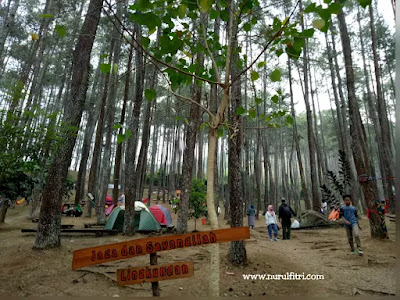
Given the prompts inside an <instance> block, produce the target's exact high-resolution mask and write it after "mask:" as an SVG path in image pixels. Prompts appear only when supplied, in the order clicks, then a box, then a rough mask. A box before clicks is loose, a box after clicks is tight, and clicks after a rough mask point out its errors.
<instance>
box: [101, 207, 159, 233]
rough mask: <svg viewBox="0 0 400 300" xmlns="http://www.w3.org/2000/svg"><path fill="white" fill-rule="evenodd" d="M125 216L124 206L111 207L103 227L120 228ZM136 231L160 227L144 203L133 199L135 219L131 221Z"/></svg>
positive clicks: (153, 229)
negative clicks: (111, 209)
mask: <svg viewBox="0 0 400 300" xmlns="http://www.w3.org/2000/svg"><path fill="white" fill-rule="evenodd" d="M124 218H125V207H124V206H118V207H116V208H114V209H113V211H112V212H111V214H110V216H109V217H108V220H107V222H106V225H105V226H104V229H106V230H111V229H116V230H122V229H123V225H124ZM133 224H134V227H135V230H137V231H158V230H160V229H161V227H160V224H159V223H158V222H157V220H156V219H155V218H154V216H153V214H152V213H151V212H150V211H149V209H148V208H147V206H146V205H144V204H143V203H142V202H140V201H135V220H134V222H133Z"/></svg>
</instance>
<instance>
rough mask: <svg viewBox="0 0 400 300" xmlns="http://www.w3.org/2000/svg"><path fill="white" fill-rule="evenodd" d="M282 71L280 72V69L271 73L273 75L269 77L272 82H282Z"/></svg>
mask: <svg viewBox="0 0 400 300" xmlns="http://www.w3.org/2000/svg"><path fill="white" fill-rule="evenodd" d="M281 76H282V75H281V71H279V69H275V70H274V71H273V72H272V73H271V75H269V78H270V79H271V80H272V81H274V82H276V81H280V80H281Z"/></svg>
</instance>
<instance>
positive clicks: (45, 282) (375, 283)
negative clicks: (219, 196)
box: [0, 204, 396, 296]
mask: <svg viewBox="0 0 400 300" xmlns="http://www.w3.org/2000/svg"><path fill="white" fill-rule="evenodd" d="M165 206H166V207H169V205H168V204H166V205H165ZM26 215H27V207H26V206H17V207H16V208H15V209H10V210H9V211H8V213H7V218H6V223H5V224H0V241H1V243H0V278H2V280H1V281H0V296H151V295H152V292H151V284H150V283H145V284H142V285H132V286H125V287H119V286H117V284H116V269H117V268H121V267H134V266H145V265H149V256H148V255H145V256H139V257H134V258H132V259H125V260H121V261H118V262H110V263H108V264H104V265H96V266H92V267H87V268H83V269H80V270H75V271H73V270H72V269H71V265H72V253H73V251H74V250H77V249H81V248H87V247H92V246H97V245H104V244H111V243H116V242H121V241H124V240H129V239H132V237H130V238H129V237H124V236H123V235H121V234H120V235H117V236H103V237H95V236H94V235H85V236H82V235H80V234H74V235H73V234H70V235H69V236H65V235H63V236H62V247H61V248H59V249H55V250H48V251H34V250H32V246H33V243H34V239H35V236H34V234H28V233H21V231H20V229H21V228H35V227H36V224H34V223H32V222H31V221H30V220H27V218H26ZM172 215H173V221H174V224H175V225H176V215H175V214H172ZM222 216H223V215H220V217H219V220H220V227H221V228H227V227H229V226H228V225H226V221H225V220H223V218H222ZM95 221H96V220H95V218H92V219H88V218H84V217H80V218H71V217H63V218H62V224H74V225H75V227H74V228H83V227H84V226H83V224H84V223H95ZM245 223H247V219H245ZM360 223H361V227H362V228H363V230H362V231H361V242H362V245H363V250H364V256H354V255H350V250H349V246H348V244H347V240H346V233H345V230H344V229H343V228H336V229H313V230H300V231H292V239H291V240H289V241H283V240H280V241H278V242H270V241H269V239H268V233H267V229H266V227H265V219H264V217H262V216H260V219H259V220H256V227H255V229H254V230H251V239H250V240H247V241H246V242H245V244H246V250H247V257H248V260H249V264H248V265H247V266H246V267H234V266H232V265H231V264H230V263H228V260H227V253H228V250H229V243H222V244H220V249H221V251H220V253H221V269H220V280H221V283H220V288H221V291H220V295H221V296H262V295H303V296H338V295H340V296H351V295H357V294H361V295H388V294H395V291H396V287H395V284H396V279H395V260H396V257H395V246H396V245H395V242H394V241H395V240H394V239H395V223H393V222H389V221H387V224H388V228H389V236H390V240H373V239H372V238H371V237H370V231H369V224H368V220H367V219H363V220H362V221H361V222H360ZM189 227H190V230H193V229H194V221H193V220H190V221H189ZM197 229H198V230H200V231H203V230H204V231H205V230H209V229H210V227H209V226H208V225H201V222H200V220H198V222H197ZM281 234H282V232H281V230H280V232H279V236H278V237H281ZM144 237H148V235H143V234H136V235H135V237H134V239H139V238H144ZM186 260H193V261H194V264H195V272H194V276H193V277H190V278H182V279H176V280H169V281H161V282H160V283H159V285H160V291H161V296H206V295H207V291H208V272H209V252H208V250H207V246H197V247H190V248H184V249H180V250H171V251H165V252H159V255H158V263H159V264H163V263H169V262H175V261H186ZM286 272H296V273H298V274H303V273H304V274H318V275H324V280H318V281H306V280H296V281H288V280H286V281H285V280H245V279H243V274H266V273H268V274H285V273H286ZM4 279H5V280H4Z"/></svg>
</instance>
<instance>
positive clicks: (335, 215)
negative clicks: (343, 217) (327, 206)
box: [328, 209, 339, 221]
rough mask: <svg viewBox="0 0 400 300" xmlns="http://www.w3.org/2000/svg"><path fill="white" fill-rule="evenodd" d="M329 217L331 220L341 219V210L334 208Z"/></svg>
mask: <svg viewBox="0 0 400 300" xmlns="http://www.w3.org/2000/svg"><path fill="white" fill-rule="evenodd" d="M328 219H329V220H331V221H335V220H339V211H338V210H335V209H334V210H332V211H331V213H330V214H329V217H328Z"/></svg>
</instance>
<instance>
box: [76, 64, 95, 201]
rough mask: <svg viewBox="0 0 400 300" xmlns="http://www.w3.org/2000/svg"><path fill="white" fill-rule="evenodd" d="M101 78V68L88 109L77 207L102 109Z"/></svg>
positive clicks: (77, 185) (81, 195) (77, 182)
mask: <svg viewBox="0 0 400 300" xmlns="http://www.w3.org/2000/svg"><path fill="white" fill-rule="evenodd" d="M99 78H100V67H98V68H97V70H96V74H95V79H94V83H93V88H92V93H91V96H90V98H91V101H90V103H89V107H88V108H87V113H88V121H87V124H86V130H85V137H84V141H83V148H82V153H81V163H80V165H79V171H78V178H77V180H76V194H75V205H77V204H78V203H79V201H81V200H82V198H83V196H84V190H85V181H86V168H87V163H88V159H89V154H90V146H91V144H92V138H93V133H94V129H95V126H96V120H97V118H98V116H99V113H100V109H99V106H100V103H99V101H98V100H97V97H96V89H97V88H98V85H99V84H98V80H99ZM96 102H97V104H96Z"/></svg>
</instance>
